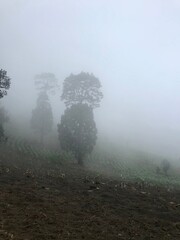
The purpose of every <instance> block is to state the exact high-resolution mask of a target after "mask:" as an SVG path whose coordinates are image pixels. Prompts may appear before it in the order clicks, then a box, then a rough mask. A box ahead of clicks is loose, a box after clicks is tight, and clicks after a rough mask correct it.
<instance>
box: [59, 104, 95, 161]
mask: <svg viewBox="0 0 180 240" xmlns="http://www.w3.org/2000/svg"><path fill="white" fill-rule="evenodd" d="M58 132H59V140H60V144H61V147H62V149H63V150H66V151H71V152H73V153H74V155H75V157H76V159H77V160H78V163H79V164H80V165H82V164H83V158H84V156H85V155H86V154H88V153H91V152H92V150H93V147H94V146H95V144H96V139H97V129H96V124H95V122H94V115H93V111H92V108H90V107H89V106H88V105H87V104H81V103H79V104H75V105H72V106H71V107H70V108H67V109H66V110H65V113H64V115H63V116H62V117H61V123H60V124H59V125H58Z"/></svg>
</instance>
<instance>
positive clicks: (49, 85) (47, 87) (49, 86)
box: [35, 73, 58, 93]
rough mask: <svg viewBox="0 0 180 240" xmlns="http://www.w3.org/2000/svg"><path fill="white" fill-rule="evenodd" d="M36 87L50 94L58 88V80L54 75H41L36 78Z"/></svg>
mask: <svg viewBox="0 0 180 240" xmlns="http://www.w3.org/2000/svg"><path fill="white" fill-rule="evenodd" d="M35 86H36V88H37V89H38V90H40V91H41V92H46V93H47V92H50V93H54V91H55V90H56V89H57V88H58V80H57V79H56V77H55V75H54V74H53V73H41V74H38V75H36V76H35Z"/></svg>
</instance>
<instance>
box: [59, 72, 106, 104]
mask: <svg viewBox="0 0 180 240" xmlns="http://www.w3.org/2000/svg"><path fill="white" fill-rule="evenodd" d="M100 88H101V83H100V81H99V80H98V78H96V77H95V76H94V75H93V74H89V73H85V72H81V73H80V74H78V75H74V74H71V75H70V76H69V77H67V78H66V79H65V80H64V84H63V93H62V96H61V99H62V100H63V101H64V102H65V105H66V107H71V106H72V105H73V104H78V103H81V104H82V103H87V104H88V106H89V107H92V108H96V107H99V103H100V101H101V99H102V97H103V94H102V92H101V91H100Z"/></svg>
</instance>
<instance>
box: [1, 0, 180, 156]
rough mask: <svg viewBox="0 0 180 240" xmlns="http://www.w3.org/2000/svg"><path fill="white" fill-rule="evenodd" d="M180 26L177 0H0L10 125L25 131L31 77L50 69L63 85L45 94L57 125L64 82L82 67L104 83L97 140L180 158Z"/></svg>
mask: <svg viewBox="0 0 180 240" xmlns="http://www.w3.org/2000/svg"><path fill="white" fill-rule="evenodd" d="M179 25H180V3H179V1H177V0H172V1H164V0H156V1H155V0H153V1H142V0H137V1H133V0H129V1H115V0H114V1H108V0H99V1H96V0H91V1H84V0H78V1H72V0H68V1H67V0H66V1H62V0H60V1H58V0H54V1H50V0H43V1H42V0H31V1H30V0H29V1H27V0H26V1H25V0H14V1H11V0H0V30H1V38H0V52H1V57H0V66H1V68H2V69H5V70H7V72H8V76H10V77H11V82H12V83H11V87H10V90H9V91H8V95H7V96H5V97H4V98H2V99H1V105H3V106H5V108H6V109H7V111H8V113H9V116H10V119H11V121H10V123H9V125H10V124H11V123H12V122H13V121H15V122H16V128H17V130H16V133H18V132H19V131H20V129H22V131H24V130H27V128H28V127H29V122H30V118H31V115H32V109H33V108H34V107H35V104H36V99H37V91H36V89H35V86H34V76H35V75H36V74H41V73H43V72H49V73H53V74H55V76H56V78H57V79H58V81H59V86H60V89H59V91H58V92H57V93H56V94H55V95H52V96H50V101H51V103H52V108H53V115H54V129H55V130H54V131H57V123H59V121H60V117H61V115H62V114H63V112H64V104H63V103H62V101H61V100H60V96H61V94H62V86H63V81H64V79H65V78H66V77H67V76H69V75H70V74H71V73H74V74H78V73H80V72H81V71H84V72H89V73H93V74H94V75H95V76H96V77H98V78H99V80H100V82H101V84H102V92H103V95H104V98H103V100H102V102H101V106H100V108H97V109H96V110H95V120H96V125H97V129H98V134H99V141H100V140H101V139H103V140H104V141H107V143H113V144H115V145H117V146H121V147H122V148H123V147H124V148H128V147H129V148H134V149H139V150H140V151H147V152H151V153H154V154H158V155H162V156H165V157H168V158H174V159H179V157H180V149H179V143H180V94H179V93H180V69H179V62H180V30H179ZM23 126H24V127H23ZM29 132H31V131H30V127H29Z"/></svg>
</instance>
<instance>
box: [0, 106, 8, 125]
mask: <svg viewBox="0 0 180 240" xmlns="http://www.w3.org/2000/svg"><path fill="white" fill-rule="evenodd" d="M8 121H9V117H8V114H7V111H6V110H5V109H4V108H3V107H1V108H0V124H4V123H6V122H8Z"/></svg>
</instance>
